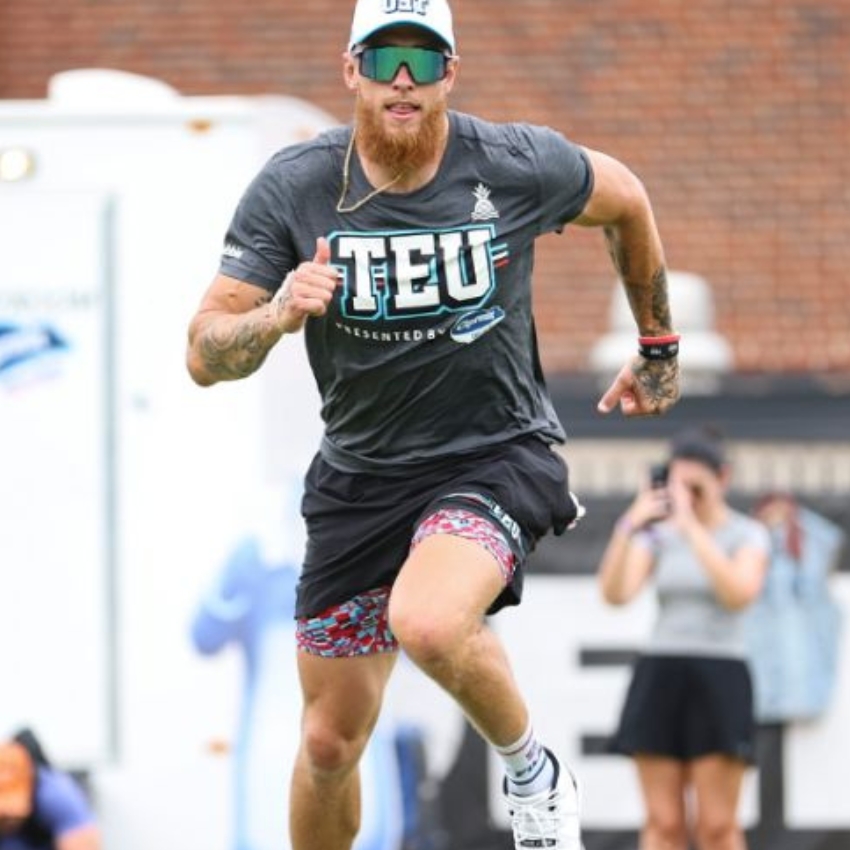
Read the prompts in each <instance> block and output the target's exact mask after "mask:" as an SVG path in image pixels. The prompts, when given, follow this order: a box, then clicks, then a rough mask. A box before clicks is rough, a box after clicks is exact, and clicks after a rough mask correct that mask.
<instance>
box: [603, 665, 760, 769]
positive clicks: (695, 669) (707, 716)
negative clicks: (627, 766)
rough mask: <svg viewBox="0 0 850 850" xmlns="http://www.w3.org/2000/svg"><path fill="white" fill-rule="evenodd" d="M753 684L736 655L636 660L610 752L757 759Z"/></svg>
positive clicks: (681, 759)
mask: <svg viewBox="0 0 850 850" xmlns="http://www.w3.org/2000/svg"><path fill="white" fill-rule="evenodd" d="M753 711H754V709H753V687H752V679H751V677H750V670H749V667H748V666H747V664H746V662H744V661H742V660H740V659H736V658H710V657H704V656H674V655H645V656H643V657H641V658H640V659H638V661H637V663H636V665H635V668H634V671H633V674H632V680H631V683H630V685H629V689H628V691H627V693H626V698H625V702H624V705H623V709H622V713H621V715H620V723H619V727H618V729H617V731H616V733H615V734H614V736H613V737H612V738H611V741H610V745H609V751H610V752H613V753H621V754H624V755H630V756H632V755H641V754H642V755H658V756H666V757H668V758H673V759H677V760H679V761H691V760H693V759H696V758H699V757H701V756H706V755H712V754H722V755H728V756H731V757H733V758H737V759H741V760H742V761H746V762H748V763H751V764H752V763H753V762H754V761H755V733H756V723H755V717H754V713H753Z"/></svg>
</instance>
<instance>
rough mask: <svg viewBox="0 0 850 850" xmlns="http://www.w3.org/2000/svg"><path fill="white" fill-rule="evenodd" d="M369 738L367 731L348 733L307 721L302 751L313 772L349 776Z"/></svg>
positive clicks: (302, 739) (302, 740) (302, 738)
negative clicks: (347, 774)
mask: <svg viewBox="0 0 850 850" xmlns="http://www.w3.org/2000/svg"><path fill="white" fill-rule="evenodd" d="M367 739H368V733H367V732H363V733H362V734H352V733H345V732H342V731H341V730H339V729H334V728H333V727H332V726H330V725H327V724H323V723H321V722H318V721H311V720H309V719H307V720H305V723H304V728H303V732H302V735H301V749H302V752H303V754H304V756H305V758H306V760H307V764H308V765H309V767H310V769H311V771H312V772H313V773H316V774H324V775H328V776H330V775H336V774H345V773H348V772H350V771H351V770H353V769H354V768H355V767H356V766H357V763H358V761H359V760H360V756H361V754H362V753H363V749H364V748H365V746H366V741H367Z"/></svg>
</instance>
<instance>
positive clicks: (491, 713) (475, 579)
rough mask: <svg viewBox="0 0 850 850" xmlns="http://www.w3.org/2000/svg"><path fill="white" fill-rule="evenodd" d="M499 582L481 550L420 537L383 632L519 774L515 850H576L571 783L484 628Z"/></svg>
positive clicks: (466, 542)
mask: <svg viewBox="0 0 850 850" xmlns="http://www.w3.org/2000/svg"><path fill="white" fill-rule="evenodd" d="M505 581H506V576H505V564H504V563H500V560H499V559H498V558H497V557H496V556H494V554H493V553H492V552H491V551H490V550H489V549H488V548H486V547H485V546H484V545H481V544H480V543H479V542H476V541H475V540H473V539H466V538H464V537H462V536H457V535H455V534H450V533H438V534H432V535H430V536H427V537H424V538H423V539H421V540H420V541H419V542H418V544H417V545H416V546H415V547H414V548H413V550H412V552H411V554H410V556H409V558H408V560H407V561H406V563H405V565H404V566H403V568H402V570H401V573H400V575H399V577H398V579H397V580H396V583H395V585H394V586H393V591H392V594H391V596H390V612H389V613H390V627H391V628H392V630H393V633H394V634H395V636H396V638H397V639H398V642H399V645H400V646H401V647H402V648H403V649H404V650H405V651H406V652H407V654H408V656H409V657H410V658H411V660H412V661H413V662H414V663H415V664H416V665H417V666H418V667H420V669H422V670H423V671H424V672H425V673H427V674H428V675H429V676H430V677H431V678H432V679H434V680H435V681H436V682H437V683H438V684H439V685H441V686H442V687H443V688H444V689H445V690H446V691H447V692H448V693H449V694H451V696H453V697H454V699H455V700H456V701H457V702H458V704H459V705H460V707H461V708H462V709H463V711H464V713H465V714H466V716H467V718H468V719H469V720H470V722H471V723H472V724H473V725H474V726H475V727H476V728H477V729H478V731H479V733H480V734H481V735H482V736H483V737H484V738H485V740H487V741H488V742H489V743H490V744H491V745H492V746H493V747H494V748H496V749H497V750H499V753H500V755H501V757H502V758H503V760H504V761H505V765H506V768H507V769H510V770H514V771H518V772H514V775H513V776H512V777H511V780H512V781H511V782H509V784H508V787H507V790H508V792H509V795H508V799H509V808H510V810H511V819H512V827H513V831H514V840H515V845H516V847H517V848H524V847H541V848H552V850H579V848H580V846H581V842H580V837H579V825H578V797H577V789H576V787H575V784H574V781H573V779H572V777H571V776H569V775H565V773H566V771H564V770H563V768H562V767H561V766H559V765H558V763H557V762H556V761H555V759H554V757H553V756H552V754H551V753H548V751H544V750H543V749H542V747H541V746H540V744H539V743H538V742H537V740H536V737H535V736H534V735H533V730H532V729H531V725H530V723H529V712H528V709H527V707H526V703H525V700H524V699H523V697H522V695H521V694H520V691H519V688H518V687H517V684H516V681H515V679H514V676H513V672H512V670H511V666H510V663H509V660H508V657H507V655H506V653H505V651H504V649H503V647H502V644H501V642H500V641H499V639H498V638H497V637H496V635H495V634H494V633H493V632H492V631H491V630H490V629H489V628H488V627H487V625H486V623H485V621H484V616H485V612H486V611H487V609H488V608H489V606H490V604H491V603H492V602H493V600H494V599H495V598H496V597H497V596H498V594H499V593H500V592H501V590H502V589H503V588H504V586H505ZM517 762H519V764H517ZM520 775H522V780H521V782H519V783H518V782H517V779H518V778H519V776H520Z"/></svg>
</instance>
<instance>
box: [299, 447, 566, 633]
mask: <svg viewBox="0 0 850 850" xmlns="http://www.w3.org/2000/svg"><path fill="white" fill-rule="evenodd" d="M444 507H462V508H464V509H466V510H469V511H472V512H474V513H476V514H478V515H480V516H482V517H484V518H486V519H488V520H490V521H491V522H493V523H494V525H496V526H498V527H499V528H500V529H502V530H503V531H504V532H505V539H506V540H507V541H508V543H509V544H510V546H511V549H512V550H513V553H514V555H515V556H516V568H515V571H514V576H513V579H512V581H511V583H510V584H509V585H508V586H507V587H506V588H505V589H504V591H503V592H502V593H501V594H500V595H499V597H498V598H497V599H496V600H495V601H494V603H493V605H492V606H491V608H490V611H489V613H494V612H495V611H498V610H499V609H500V608H503V607H504V606H506V605H517V604H519V602H520V599H521V598H522V564H523V561H524V560H525V558H526V557H527V556H528V554H529V553H530V552H531V551H532V550H533V548H534V546H535V545H536V543H537V541H538V540H539V539H540V538H541V537H542V536H543V535H544V534H546V533H548V532H549V531H554V532H555V533H556V534H562V533H563V532H564V531H565V530H566V528H567V527H568V526H570V525H571V524H572V523H573V522H574V521H575V519H576V516H577V511H578V506H577V504H576V501H575V499H574V498H573V497H572V496H571V494H570V492H569V484H568V473H567V466H566V464H565V463H564V460H563V459H562V458H561V457H560V455H558V454H556V453H555V452H554V451H553V450H552V449H551V448H550V446H549V445H548V444H547V443H545V442H543V441H542V440H541V439H540V438H538V437H535V436H528V437H524V438H522V439H519V440H515V441H512V442H510V443H504V444H501V445H496V446H491V447H488V448H487V449H486V450H481V451H478V452H474V453H468V454H463V455H458V456H453V457H451V458H446V459H440V460H438V461H434V462H429V463H428V464H427V465H424V464H423V465H422V467H421V468H417V469H416V470H415V471H412V470H405V473H404V474H400V475H384V474H372V473H348V472H341V471H340V470H338V469H336V468H335V467H333V466H331V465H330V464H329V463H327V461H325V460H324V459H323V458H322V457H321V456H320V455H317V456H316V457H315V458H314V459H313V462H312V463H311V465H310V468H309V470H308V472H307V475H306V478H305V486H304V496H303V499H302V506H301V508H302V513H303V515H304V519H305V522H306V525H307V551H306V554H305V560H304V566H303V569H302V571H301V578H300V580H299V583H298V591H297V600H296V609H295V614H296V616H297V617H299V618H300V617H312V616H315V615H316V614H318V613H320V612H322V611H324V610H325V609H326V608H328V607H329V606H331V605H338V604H340V603H342V602H346V601H347V600H349V599H351V598H352V597H353V596H355V595H357V594H358V593H363V592H364V591H367V590H372V589H373V588H377V587H385V586H388V585H392V583H393V582H394V580H395V577H396V576H397V575H398V571H399V570H400V569H401V566H402V564H403V563H404V561H405V560H406V558H407V555H408V552H409V550H410V543H411V540H412V538H413V534H414V532H415V530H416V527H417V526H418V525H419V523H420V522H421V521H422V520H423V519H424V518H426V517H427V516H429V515H431V514H432V513H434V512H435V511H436V510H440V509H441V508H444Z"/></svg>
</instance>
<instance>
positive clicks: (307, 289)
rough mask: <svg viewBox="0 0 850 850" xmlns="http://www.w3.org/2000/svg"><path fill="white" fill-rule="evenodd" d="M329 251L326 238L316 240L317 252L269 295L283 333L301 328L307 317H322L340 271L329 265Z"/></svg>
mask: <svg viewBox="0 0 850 850" xmlns="http://www.w3.org/2000/svg"><path fill="white" fill-rule="evenodd" d="M330 259H331V250H330V246H329V245H328V240H327V239H325V237H324V236H320V237H319V238H318V239H317V240H316V255H315V256H314V257H313V259H312V260H311V261H308V262H304V263H301V265H299V266H298V268H297V269H295V270H294V271H291V272H290V273H289V274H288V275H287V276H286V278H285V280H284V281H283V285H282V286H281V287H280V289H279V290H278V291H277V292H276V293H275V295H274V298H272V301H271V305H272V309H273V311H274V312H275V314H276V316H277V319H278V326H279V328H280V329H281V330H282V331H283V332H284V333H294V332H295V331H299V330H301V328H302V327H304V322H306V321H307V318H308V316H324V315H325V313H326V312H327V309H328V304H330V302H331V298H333V294H334V290H335V289H336V287H337V286H338V285H339V272H337V270H336V269H335V268H334V267H333V266H331V265H329V263H330Z"/></svg>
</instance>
